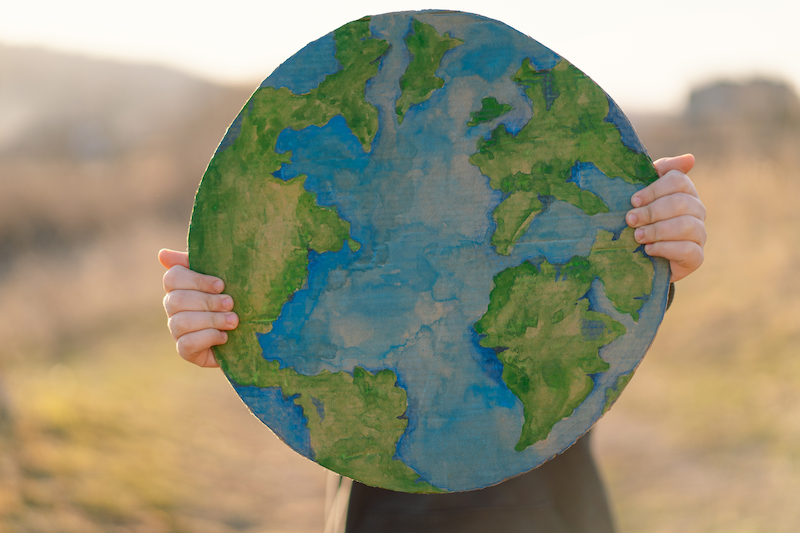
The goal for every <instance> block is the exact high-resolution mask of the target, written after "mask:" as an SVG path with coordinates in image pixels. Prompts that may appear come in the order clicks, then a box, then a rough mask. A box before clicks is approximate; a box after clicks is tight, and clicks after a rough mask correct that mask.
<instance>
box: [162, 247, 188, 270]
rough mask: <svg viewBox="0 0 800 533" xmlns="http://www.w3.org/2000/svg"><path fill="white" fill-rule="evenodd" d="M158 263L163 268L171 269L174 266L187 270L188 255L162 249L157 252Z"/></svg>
mask: <svg viewBox="0 0 800 533" xmlns="http://www.w3.org/2000/svg"><path fill="white" fill-rule="evenodd" d="M158 262H159V263H161V264H162V265H164V268H172V267H174V266H175V265H180V266H184V267H186V268H189V254H188V252H178V251H176V250H167V249H166V248H164V249H162V250H160V251H159V252H158Z"/></svg>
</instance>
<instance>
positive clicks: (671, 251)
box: [644, 241, 705, 281]
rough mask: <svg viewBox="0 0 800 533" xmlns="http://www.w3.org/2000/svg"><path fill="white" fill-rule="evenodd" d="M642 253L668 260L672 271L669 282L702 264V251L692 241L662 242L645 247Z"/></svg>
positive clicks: (682, 276)
mask: <svg viewBox="0 0 800 533" xmlns="http://www.w3.org/2000/svg"><path fill="white" fill-rule="evenodd" d="M644 251H645V252H647V254H648V255H651V256H653V257H663V258H664V259H667V260H669V267H670V270H671V271H672V275H671V276H670V281H678V280H681V279H683V278H685V277H686V276H688V275H689V274H691V273H692V272H694V271H695V270H697V269H698V268H700V265H702V264H703V259H705V256H704V255H703V249H702V248H701V247H700V246H699V245H698V244H697V243H696V242H692V241H662V242H655V243H652V244H648V245H645V247H644Z"/></svg>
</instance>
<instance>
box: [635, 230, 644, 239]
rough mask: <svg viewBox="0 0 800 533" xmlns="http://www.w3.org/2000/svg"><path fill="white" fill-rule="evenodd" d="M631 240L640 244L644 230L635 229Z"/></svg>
mask: <svg viewBox="0 0 800 533" xmlns="http://www.w3.org/2000/svg"><path fill="white" fill-rule="evenodd" d="M633 238H634V239H636V242H642V239H643V238H644V230H643V229H642V228H639V229H637V230H636V231H634V232H633Z"/></svg>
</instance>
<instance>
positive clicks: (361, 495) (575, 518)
mask: <svg viewBox="0 0 800 533" xmlns="http://www.w3.org/2000/svg"><path fill="white" fill-rule="evenodd" d="M694 163H695V158H694V156H693V155H691V154H685V155H682V156H679V157H669V158H662V159H659V160H657V161H655V163H654V165H655V168H656V170H657V171H658V175H659V179H657V180H656V181H655V182H653V183H652V184H650V185H648V186H647V187H645V188H644V189H642V190H640V191H637V192H636V193H635V194H634V195H633V196H632V198H631V205H632V206H633V209H631V210H630V211H628V213H627V214H626V222H627V223H628V225H629V226H630V227H632V228H635V233H634V237H635V239H636V241H637V242H638V243H640V244H644V245H645V252H647V254H649V255H651V256H655V257H663V258H665V259H667V260H668V261H669V264H670V271H671V277H670V283H673V282H676V281H679V280H681V279H683V278H685V277H686V276H688V275H689V274H691V273H692V272H694V271H695V270H697V269H698V268H699V267H700V265H701V264H702V263H703V259H704V255H703V249H704V246H705V242H706V230H705V218H706V210H705V207H704V206H703V203H702V201H701V200H700V197H699V195H698V193H697V190H696V189H695V186H694V184H693V183H692V180H691V179H690V178H689V176H688V173H689V172H690V171H691V169H692V167H693V166H694ZM158 259H159V261H160V262H161V264H162V265H163V266H164V267H165V268H167V269H168V270H167V272H166V273H165V274H164V290H165V291H166V292H167V295H166V296H165V297H164V309H165V310H166V312H167V316H168V327H169V330H170V332H171V333H172V336H173V338H174V339H175V342H176V347H177V350H178V353H179V354H180V356H181V357H183V358H184V359H185V360H187V361H189V362H190V363H194V364H196V365H198V366H201V367H217V366H219V365H218V364H217V362H216V360H215V358H214V353H213V351H212V346H217V345H220V344H224V343H225V342H226V341H227V340H228V334H227V331H230V330H232V329H235V328H236V327H237V325H238V323H239V319H238V317H237V315H236V313H234V312H233V307H234V302H233V299H232V298H231V297H230V296H228V295H226V294H223V291H224V283H223V281H222V280H221V279H219V278H216V277H214V276H208V275H204V274H200V273H197V272H194V271H192V270H190V269H189V256H188V253H187V252H179V251H175V250H167V249H164V250H161V251H160V252H159V254H158ZM670 292H671V291H670ZM349 499H350V501H349V509H348V511H347V520H346V531H347V532H348V533H360V532H372V531H380V532H387V533H391V532H400V531H416V532H417V533H424V532H427V531H431V532H434V531H435V532H437V533H438V532H449V531H453V532H459V533H464V532H467V531H488V530H491V531H503V532H516V531H526V532H534V533H537V532H542V533H557V532H558V533H561V532H564V533H611V532H613V531H614V525H613V519H612V516H611V511H610V509H609V505H608V502H607V500H606V496H605V492H604V489H603V485H602V482H601V480H600V477H599V474H598V472H597V469H596V466H595V464H594V460H593V459H592V456H591V453H590V450H589V446H588V434H587V436H585V437H582V438H581V439H578V441H577V442H576V443H575V444H574V445H573V446H572V447H571V448H570V449H568V450H567V451H566V452H564V453H563V454H561V455H559V456H557V457H555V458H554V459H552V460H550V461H548V462H547V463H545V464H543V465H541V466H540V467H539V468H536V469H534V470H532V471H531V472H528V473H527V474H523V475H520V476H517V477H515V478H512V479H509V480H506V481H505V482H503V483H500V484H499V485H495V486H493V487H488V488H485V489H482V490H477V491H471V492H461V493H452V494H442V495H439V494H406V493H398V492H392V491H389V490H384V489H377V488H373V487H368V486H366V485H361V484H358V483H354V484H353V486H352V489H351V492H350V496H349Z"/></svg>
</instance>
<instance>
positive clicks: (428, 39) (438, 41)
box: [396, 19, 464, 124]
mask: <svg viewBox="0 0 800 533" xmlns="http://www.w3.org/2000/svg"><path fill="white" fill-rule="evenodd" d="M411 28H412V31H411V32H410V33H409V34H408V35H407V36H406V46H407V47H408V51H409V52H411V55H412V56H413V58H412V59H411V62H410V63H409V64H408V67H406V71H405V72H404V73H403V75H402V76H401V77H400V89H401V90H402V91H403V92H402V94H401V95H400V98H398V99H397V104H396V111H397V121H398V122H399V123H401V124H402V123H403V117H404V116H405V114H406V112H407V111H408V110H409V109H410V108H411V106H412V105H416V104H421V103H422V102H425V101H426V100H428V99H429V98H430V97H431V94H433V91H435V90H436V89H441V88H442V87H444V80H443V79H442V78H439V77H437V76H436V70H437V69H438V68H439V63H440V62H441V61H442V57H443V56H444V54H445V52H447V51H448V50H450V49H452V48H455V47H456V46H459V45H461V44H464V41H462V40H461V39H454V38H452V37H450V34H449V33H445V34H444V35H439V34H438V33H437V32H436V30H435V29H434V28H433V26H430V25H428V24H425V23H424V22H420V21H418V20H417V19H413V20H412V24H411Z"/></svg>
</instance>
